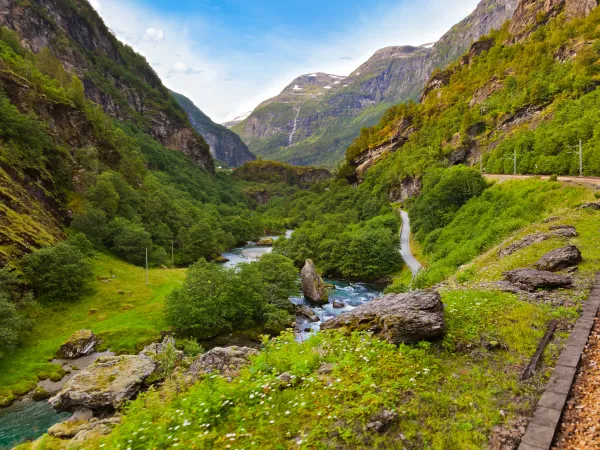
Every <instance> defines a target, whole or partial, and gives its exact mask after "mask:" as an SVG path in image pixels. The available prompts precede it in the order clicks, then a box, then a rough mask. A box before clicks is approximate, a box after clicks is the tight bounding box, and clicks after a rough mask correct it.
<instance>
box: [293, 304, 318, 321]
mask: <svg viewBox="0 0 600 450" xmlns="http://www.w3.org/2000/svg"><path fill="white" fill-rule="evenodd" d="M296 315H297V316H301V317H304V318H306V319H308V320H309V321H310V322H318V321H319V316H317V315H316V314H315V312H314V311H313V310H312V309H310V308H309V307H308V306H306V305H296Z"/></svg>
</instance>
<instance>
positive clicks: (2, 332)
mask: <svg viewBox="0 0 600 450" xmlns="http://www.w3.org/2000/svg"><path fill="white" fill-rule="evenodd" d="M21 285H22V282H21V281H20V280H19V279H18V278H17V276H16V275H15V274H14V272H11V271H9V270H8V269H0V359H2V358H3V357H4V356H5V355H6V354H7V353H8V352H10V351H12V350H14V349H15V348H17V347H18V345H19V344H20V343H21V340H22V339H23V337H24V336H25V334H26V333H27V332H28V331H29V330H30V329H31V325H32V320H31V319H29V318H28V317H27V316H26V315H25V313H24V309H25V308H26V307H27V305H28V304H30V303H31V302H32V301H33V298H32V296H31V295H30V294H26V293H25V294H24V293H23V290H22V286H21Z"/></svg>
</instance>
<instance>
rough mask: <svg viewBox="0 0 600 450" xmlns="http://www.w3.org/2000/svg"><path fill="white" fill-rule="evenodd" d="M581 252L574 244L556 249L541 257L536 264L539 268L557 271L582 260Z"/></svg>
mask: <svg viewBox="0 0 600 450" xmlns="http://www.w3.org/2000/svg"><path fill="white" fill-rule="evenodd" d="M581 260H582V258H581V252H580V251H579V249H578V248H577V247H575V246H574V245H569V246H567V247H561V248H557V249H554V250H552V251H550V252H548V253H546V254H545V255H544V256H542V257H541V258H540V260H539V261H538V262H536V263H535V264H534V265H535V267H536V268H537V269H539V270H547V271H550V272H555V271H557V270H561V269H566V268H567V267H572V266H575V265H577V264H579V263H580V262H581Z"/></svg>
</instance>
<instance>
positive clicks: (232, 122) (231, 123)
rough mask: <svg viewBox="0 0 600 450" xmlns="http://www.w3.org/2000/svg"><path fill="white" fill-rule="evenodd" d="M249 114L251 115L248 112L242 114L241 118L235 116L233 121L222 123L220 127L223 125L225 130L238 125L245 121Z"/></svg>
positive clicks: (250, 112)
mask: <svg viewBox="0 0 600 450" xmlns="http://www.w3.org/2000/svg"><path fill="white" fill-rule="evenodd" d="M250 114H252V111H248V112H247V113H244V114H242V115H241V116H237V117H236V118H235V119H233V120H230V121H228V122H223V123H222V124H221V125H223V126H224V127H225V128H231V127H233V126H234V125H237V124H238V123H240V122H241V121H242V120H245V119H247V118H248V116H249V115H250Z"/></svg>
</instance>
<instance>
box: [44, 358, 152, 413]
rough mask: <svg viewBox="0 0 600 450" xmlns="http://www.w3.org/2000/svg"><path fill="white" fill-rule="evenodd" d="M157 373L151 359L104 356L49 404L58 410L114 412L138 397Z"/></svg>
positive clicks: (72, 379) (72, 381) (75, 377)
mask: <svg viewBox="0 0 600 450" xmlns="http://www.w3.org/2000/svg"><path fill="white" fill-rule="evenodd" d="M155 370H156V363H155V362H154V361H153V360H152V359H151V358H149V357H148V356H144V355H137V356H132V355H124V356H105V357H102V358H99V359H98V360H97V361H96V362H95V363H94V364H92V365H91V366H90V367H88V368H87V369H85V370H82V371H81V372H78V373H77V374H75V376H74V377H73V378H71V380H69V381H68V382H67V384H66V385H65V387H64V388H63V389H62V390H61V391H60V392H59V393H58V394H57V395H56V396H54V397H52V398H51V399H50V400H49V402H50V404H51V405H52V406H53V407H54V408H55V409H58V410H65V411H74V410H76V409H81V408H88V409H91V410H92V411H112V410H114V409H117V408H119V407H121V406H122V405H123V404H124V403H125V402H126V401H127V400H130V399H132V398H133V397H135V396H136V395H137V393H138V392H139V390H140V388H141V387H142V383H143V382H144V380H146V378H148V377H149V376H150V375H151V374H152V373H153V372H154V371H155Z"/></svg>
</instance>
